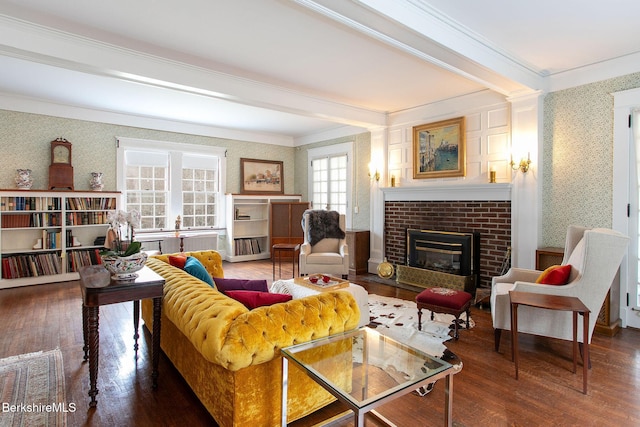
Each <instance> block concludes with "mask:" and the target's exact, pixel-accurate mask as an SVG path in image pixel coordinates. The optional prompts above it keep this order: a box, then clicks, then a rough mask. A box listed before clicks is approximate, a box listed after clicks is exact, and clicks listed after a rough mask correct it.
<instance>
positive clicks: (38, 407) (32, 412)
mask: <svg viewBox="0 0 640 427" xmlns="http://www.w3.org/2000/svg"><path fill="white" fill-rule="evenodd" d="M0 404H1V405H2V407H1V408H0V426H1V427H5V426H6V427H9V426H48V427H60V426H66V425H67V415H66V412H67V411H70V410H75V406H72V404H67V403H66V400H65V388H64V368H63V366H62V353H61V352H60V350H59V349H55V350H51V351H46V352H42V351H40V352H36V353H29V354H21V355H19V356H13V357H8V358H6V359H0Z"/></svg>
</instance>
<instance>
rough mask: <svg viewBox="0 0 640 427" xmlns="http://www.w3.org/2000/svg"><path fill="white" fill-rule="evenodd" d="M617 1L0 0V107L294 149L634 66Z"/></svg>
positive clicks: (633, 28)
mask: <svg viewBox="0 0 640 427" xmlns="http://www.w3.org/2000/svg"><path fill="white" fill-rule="evenodd" d="M638 16H640V2H637V1H631V0H615V1H612V2H607V5H606V6H605V5H604V2H602V1H600V0H587V1H585V0H581V1H578V0H563V1H562V2H557V1H555V0H537V1H536V2H514V1H511V0H485V1H482V2H464V4H463V2H452V1H450V0H430V1H421V0H394V1H393V2H390V1H387V0H295V1H294V0H216V1H212V0H182V1H181V2H180V3H179V6H177V3H174V2H167V1H161V0H137V1H135V2H131V1H126V0H112V1H109V2H92V1H83V2H76V1H71V0H66V1H56V2H51V1H50V0H16V1H8V0H0V69H1V70H2V72H1V75H2V78H1V79H0V108H7V109H18V110H25V111H27V110H31V111H34V110H35V112H45V113H47V112H51V114H59V115H67V116H74V115H76V116H77V117H79V118H88V119H94V120H100V121H106V122H119V123H124V124H132V125H141V126H145V127H157V128H163V129H173V130H177V131H188V132H194V133H202V134H209V135H217V136H222V137H231V138H235V139H246V140H255V141H261V142H270V143H277V144H285V145H286V144H289V145H298V144H301V143H305V142H309V141H313V140H314V139H315V140H318V139H323V138H324V139H327V136H329V135H338V134H340V133H344V134H352V133H354V132H355V131H358V130H362V129H368V128H373V127H378V126H384V125H385V124H386V123H387V114H388V113H393V112H399V111H403V110H409V109H413V108H416V107H420V106H422V105H427V104H432V103H435V102H438V101H443V100H447V99H450V98H454V97H459V96H463V95H467V94H471V93H475V92H479V91H483V90H493V91H495V92H498V93H500V94H503V95H505V96H513V95H518V94H523V93H527V92H528V91H533V90H549V89H552V90H553V89H557V88H563V87H568V86H570V85H575V84H580V83H583V82H587V81H589V80H594V79H601V78H605V77H611V76H613V75H616V74H622V73H625V74H626V73H629V72H636V71H640V44H639V43H638V40H640V25H637V22H635V21H636V20H637V17H638Z"/></svg>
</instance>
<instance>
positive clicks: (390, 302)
mask: <svg viewBox="0 0 640 427" xmlns="http://www.w3.org/2000/svg"><path fill="white" fill-rule="evenodd" d="M369 313H370V317H371V322H370V323H369V327H370V328H373V329H375V330H377V331H378V332H380V333H381V334H383V335H386V336H388V337H390V338H393V339H395V340H396V341H400V342H402V343H405V344H408V345H410V346H412V347H414V348H417V349H418V350H421V351H423V352H425V353H427V354H429V355H432V356H435V357H441V356H442V355H443V354H444V351H445V350H446V346H445V345H444V343H445V342H446V341H448V340H450V339H451V338H452V337H451V336H450V335H449V333H450V332H451V327H452V325H453V321H454V319H455V317H453V316H452V315H450V314H441V313H435V315H434V320H433V321H431V312H430V311H429V310H424V309H423V310H422V330H421V331H419V330H418V308H417V306H416V303H415V301H406V300H402V299H398V298H391V297H383V296H380V295H375V294H369ZM466 318H467V316H466V314H463V315H462V316H460V319H461V320H464V321H465V322H461V323H460V324H459V329H464V328H465V327H466ZM474 326H475V323H474V322H473V319H469V327H471V328H473V327H474Z"/></svg>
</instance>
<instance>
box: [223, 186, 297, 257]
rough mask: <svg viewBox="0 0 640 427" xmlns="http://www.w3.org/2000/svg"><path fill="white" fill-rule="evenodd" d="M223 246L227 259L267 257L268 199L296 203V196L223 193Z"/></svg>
mask: <svg viewBox="0 0 640 427" xmlns="http://www.w3.org/2000/svg"><path fill="white" fill-rule="evenodd" d="M226 197H227V200H226V209H227V212H226V219H227V239H226V241H227V243H226V245H227V247H226V253H227V255H226V258H225V259H226V260H227V261H229V262H239V261H251V260H257V259H266V258H270V257H271V242H270V238H269V230H270V221H271V220H272V218H269V215H270V211H271V209H270V207H271V202H299V201H300V200H301V198H302V197H301V196H300V195H273V196H272V195H244V194H227V195H226Z"/></svg>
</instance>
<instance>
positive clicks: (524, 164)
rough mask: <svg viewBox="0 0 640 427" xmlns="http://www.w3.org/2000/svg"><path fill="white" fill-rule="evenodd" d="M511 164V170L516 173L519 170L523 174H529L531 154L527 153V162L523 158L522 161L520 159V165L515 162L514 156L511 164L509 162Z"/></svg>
mask: <svg viewBox="0 0 640 427" xmlns="http://www.w3.org/2000/svg"><path fill="white" fill-rule="evenodd" d="M509 164H510V165H511V169H513V170H514V171H517V170H519V171H520V172H522V173H526V172H528V171H529V166H530V165H531V156H530V153H527V160H525V159H524V157H523V158H522V159H520V163H518V164H516V162H514V161H513V155H511V162H509Z"/></svg>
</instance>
